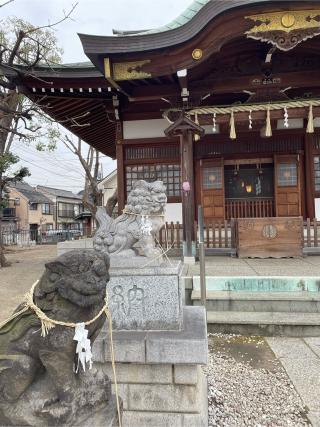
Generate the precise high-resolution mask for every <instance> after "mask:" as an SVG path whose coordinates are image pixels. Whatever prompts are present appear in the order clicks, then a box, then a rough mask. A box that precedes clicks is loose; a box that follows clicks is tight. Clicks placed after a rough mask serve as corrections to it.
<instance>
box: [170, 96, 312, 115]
mask: <svg viewBox="0 0 320 427" xmlns="http://www.w3.org/2000/svg"><path fill="white" fill-rule="evenodd" d="M310 105H313V106H314V107H320V100H319V99H314V100H308V101H304V100H300V101H297V100H295V101H289V102H288V101H284V102H275V103H270V104H240V105H232V106H230V107H199V108H194V109H193V110H190V111H188V115H190V116H194V115H195V114H196V113H197V114H198V115H199V114H213V113H216V114H231V112H232V111H233V113H241V112H248V113H249V112H250V110H251V111H252V112H253V111H266V110H267V109H268V108H269V110H270V111H274V110H283V108H284V107H285V106H286V107H287V108H288V109H289V108H303V107H310ZM171 111H174V110H173V109H172V110H171Z"/></svg>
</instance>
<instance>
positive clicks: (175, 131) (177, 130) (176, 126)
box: [164, 114, 205, 137]
mask: <svg viewBox="0 0 320 427" xmlns="http://www.w3.org/2000/svg"><path fill="white" fill-rule="evenodd" d="M188 131H189V132H192V133H195V134H197V135H199V136H200V137H202V136H204V134H205V130H204V129H203V128H202V127H201V126H199V125H197V124H196V123H195V122H193V121H192V120H190V119H189V118H188V117H186V116H185V115H184V114H182V115H181V116H180V117H179V118H178V120H176V121H175V122H174V123H172V125H170V126H169V127H168V128H167V129H165V131H164V133H165V135H166V136H169V137H170V136H176V135H181V134H182V133H184V132H188Z"/></svg>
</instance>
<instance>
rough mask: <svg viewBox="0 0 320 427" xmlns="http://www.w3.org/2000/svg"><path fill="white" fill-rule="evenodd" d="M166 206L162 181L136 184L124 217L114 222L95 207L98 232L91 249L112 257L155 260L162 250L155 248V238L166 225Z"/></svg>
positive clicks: (102, 210)
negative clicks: (119, 255) (136, 257)
mask: <svg viewBox="0 0 320 427" xmlns="http://www.w3.org/2000/svg"><path fill="white" fill-rule="evenodd" d="M166 204H167V196H166V187H165V186H164V185H163V182H162V181H154V182H150V183H148V182H146V181H143V180H140V181H136V182H135V183H134V184H133V188H132V190H131V192H130V193H129V195H128V201H127V205H126V207H125V209H124V211H123V214H122V215H120V216H119V217H118V218H116V219H113V218H111V217H110V216H108V215H107V213H106V210H105V209H104V208H98V211H97V216H96V219H97V221H98V223H99V229H98V231H97V233H96V235H95V237H94V248H95V249H96V250H98V251H101V252H104V253H107V254H110V255H111V256H112V255H117V254H121V255H124V256H131V257H132V256H134V255H136V254H139V255H143V256H146V257H148V258H157V257H158V256H160V255H161V250H160V249H159V248H158V247H156V243H155V242H156V235H157V233H158V232H159V230H160V229H161V228H162V227H163V225H164V223H165V220H164V214H165V207H166ZM134 245H135V246H136V247H137V249H136V250H135V249H134Z"/></svg>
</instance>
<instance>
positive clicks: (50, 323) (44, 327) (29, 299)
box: [0, 280, 121, 427]
mask: <svg viewBox="0 0 320 427" xmlns="http://www.w3.org/2000/svg"><path fill="white" fill-rule="evenodd" d="M38 283H39V280H37V281H36V282H35V283H34V284H33V285H32V286H31V289H30V291H29V292H28V293H27V294H26V296H25V299H24V302H23V308H22V309H21V310H19V311H17V312H16V313H13V315H12V316H10V317H9V318H8V319H6V320H5V321H3V322H1V323H0V329H1V328H2V327H3V326H4V325H6V324H7V323H9V322H10V321H11V320H13V319H15V318H16V317H18V316H20V315H21V314H23V313H25V312H26V311H27V310H29V309H30V310H33V311H34V312H35V314H36V315H37V317H38V318H39V319H40V321H41V336H42V337H45V336H46V335H47V334H48V332H49V331H50V329H52V328H54V327H55V326H56V325H59V326H65V327H67V328H75V327H76V326H77V323H74V322H63V321H61V320H55V319H51V318H50V317H48V316H47V315H46V314H45V313H44V312H43V311H42V310H41V309H40V308H39V307H37V305H36V304H35V303H34V301H33V295H34V290H35V288H36V286H37V284H38ZM104 301H105V304H104V306H103V307H102V308H101V310H100V311H99V313H98V314H97V315H96V316H95V317H94V318H93V319H90V320H87V321H86V322H81V323H83V324H84V325H85V326H88V325H91V324H92V323H94V322H95V321H96V320H98V319H99V317H100V316H102V315H103V314H105V315H106V318H107V319H108V324H109V339H110V353H111V364H112V370H113V377H114V387H115V393H116V401H117V411H118V418H119V427H121V414H120V401H119V394H118V384H117V376H116V366H115V355H114V347H113V337H112V317H111V313H110V311H109V301H108V294H106V297H105V300H104Z"/></svg>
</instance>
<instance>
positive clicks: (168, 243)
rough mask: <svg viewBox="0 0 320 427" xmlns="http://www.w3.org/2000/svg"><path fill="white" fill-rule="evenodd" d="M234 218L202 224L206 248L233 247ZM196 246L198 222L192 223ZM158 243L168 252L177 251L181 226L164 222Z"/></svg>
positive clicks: (181, 234)
mask: <svg viewBox="0 0 320 427" xmlns="http://www.w3.org/2000/svg"><path fill="white" fill-rule="evenodd" d="M234 229H235V228H234V220H231V221H227V220H226V221H214V222H211V223H207V224H204V244H205V248H206V249H211V250H212V249H232V248H234V247H235V235H234ZM194 234H195V236H197V238H196V246H197V247H198V241H199V239H198V237H199V236H198V224H197V223H195V224H194ZM158 240H159V243H160V245H161V246H162V248H163V249H164V250H166V249H169V248H170V251H169V254H172V253H179V251H182V247H183V227H182V224H180V223H179V222H176V223H174V222H170V223H168V222H167V223H166V225H165V227H163V228H162V229H161V230H160V233H159V237H158Z"/></svg>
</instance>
